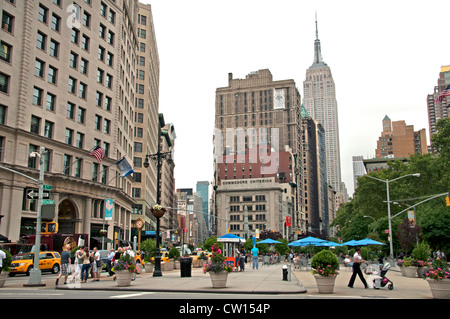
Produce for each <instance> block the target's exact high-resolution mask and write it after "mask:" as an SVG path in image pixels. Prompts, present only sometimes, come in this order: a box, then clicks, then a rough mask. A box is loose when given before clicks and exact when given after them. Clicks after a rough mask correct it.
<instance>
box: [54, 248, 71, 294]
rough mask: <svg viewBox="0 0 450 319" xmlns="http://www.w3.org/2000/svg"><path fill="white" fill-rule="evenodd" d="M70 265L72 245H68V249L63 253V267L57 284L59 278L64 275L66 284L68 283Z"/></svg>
mask: <svg viewBox="0 0 450 319" xmlns="http://www.w3.org/2000/svg"><path fill="white" fill-rule="evenodd" d="M69 267H70V245H66V250H64V251H63V252H62V253H61V269H60V271H59V275H58V278H56V283H55V285H56V286H58V282H59V279H60V278H61V276H62V275H64V285H65V284H67V278H68V277H69Z"/></svg>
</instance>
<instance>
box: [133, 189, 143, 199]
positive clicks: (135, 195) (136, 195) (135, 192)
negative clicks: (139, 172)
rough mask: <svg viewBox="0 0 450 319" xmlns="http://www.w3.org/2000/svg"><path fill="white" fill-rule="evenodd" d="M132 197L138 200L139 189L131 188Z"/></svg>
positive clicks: (139, 195)
mask: <svg viewBox="0 0 450 319" xmlns="http://www.w3.org/2000/svg"><path fill="white" fill-rule="evenodd" d="M132 196H133V197H138V198H140V197H141V189H140V188H137V187H133V189H132Z"/></svg>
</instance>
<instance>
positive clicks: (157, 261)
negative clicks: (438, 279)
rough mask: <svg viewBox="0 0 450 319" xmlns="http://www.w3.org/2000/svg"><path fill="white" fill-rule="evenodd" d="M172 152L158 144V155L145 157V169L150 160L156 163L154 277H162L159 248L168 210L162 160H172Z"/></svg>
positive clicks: (153, 210) (153, 209)
mask: <svg viewBox="0 0 450 319" xmlns="http://www.w3.org/2000/svg"><path fill="white" fill-rule="evenodd" d="M171 154H172V152H161V151H160V144H159V143H158V153H156V154H148V155H146V156H145V161H144V167H145V168H148V167H149V166H150V164H149V161H148V158H149V157H150V158H151V159H153V160H155V161H156V203H157V204H156V205H154V206H153V207H152V209H151V211H152V214H153V216H155V218H156V252H155V270H154V271H153V277H161V276H162V272H161V250H160V248H159V245H160V240H159V232H160V230H159V227H160V219H161V217H163V216H164V213H165V212H166V209H165V208H163V207H161V205H160V203H161V180H160V178H161V159H162V158H168V157H169V158H170V156H171Z"/></svg>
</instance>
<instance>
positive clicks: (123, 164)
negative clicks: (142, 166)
mask: <svg viewBox="0 0 450 319" xmlns="http://www.w3.org/2000/svg"><path fill="white" fill-rule="evenodd" d="M116 165H117V166H118V167H119V169H120V171H121V172H122V177H125V176H128V175H130V174H132V173H134V171H133V167H131V164H130V163H128V161H127V159H126V158H125V156H124V157H123V158H122V159H121V160H120V161H118V162H117V163H116Z"/></svg>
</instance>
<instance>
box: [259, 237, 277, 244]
mask: <svg viewBox="0 0 450 319" xmlns="http://www.w3.org/2000/svg"><path fill="white" fill-rule="evenodd" d="M257 244H282V242H281V241H278V240H273V239H271V238H267V239H264V240H261V241H259V242H257Z"/></svg>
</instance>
